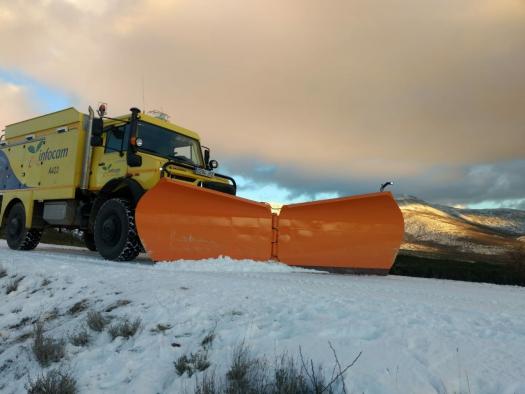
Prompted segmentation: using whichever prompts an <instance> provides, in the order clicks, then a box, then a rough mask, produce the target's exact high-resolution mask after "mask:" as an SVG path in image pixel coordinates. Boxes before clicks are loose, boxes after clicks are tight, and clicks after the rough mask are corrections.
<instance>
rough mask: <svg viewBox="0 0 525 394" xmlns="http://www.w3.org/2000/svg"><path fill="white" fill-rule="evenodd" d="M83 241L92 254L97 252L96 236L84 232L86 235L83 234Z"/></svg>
mask: <svg viewBox="0 0 525 394" xmlns="http://www.w3.org/2000/svg"><path fill="white" fill-rule="evenodd" d="M82 240H83V241H84V245H86V248H88V249H89V250H91V251H92V252H96V251H97V245H95V236H94V235H93V233H91V232H88V231H84V234H82Z"/></svg>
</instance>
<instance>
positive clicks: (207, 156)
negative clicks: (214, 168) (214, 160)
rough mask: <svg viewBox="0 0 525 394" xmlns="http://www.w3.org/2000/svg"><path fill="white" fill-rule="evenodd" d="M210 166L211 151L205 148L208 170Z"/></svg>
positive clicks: (205, 163)
mask: <svg viewBox="0 0 525 394" xmlns="http://www.w3.org/2000/svg"><path fill="white" fill-rule="evenodd" d="M209 164H210V150H209V149H208V148H204V165H205V166H206V168H208V167H209Z"/></svg>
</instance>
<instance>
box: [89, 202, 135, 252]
mask: <svg viewBox="0 0 525 394" xmlns="http://www.w3.org/2000/svg"><path fill="white" fill-rule="evenodd" d="M94 238H95V246H96V248H97V250H98V252H99V253H100V255H101V256H102V257H104V258H105V259H106V260H115V261H130V260H133V259H134V258H135V257H137V256H138V254H139V252H140V241H139V237H138V235H137V230H136V228H135V216H134V214H133V211H132V210H131V208H130V204H129V202H128V201H126V200H124V199H120V198H113V199H111V200H108V201H106V202H105V203H104V204H103V205H102V206H101V207H100V209H99V211H98V213H97V217H96V219H95V227H94Z"/></svg>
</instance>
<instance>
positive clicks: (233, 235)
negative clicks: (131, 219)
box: [135, 178, 272, 261]
mask: <svg viewBox="0 0 525 394" xmlns="http://www.w3.org/2000/svg"><path fill="white" fill-rule="evenodd" d="M135 220H136V223H137V230H138V233H139V237H140V239H141V241H142V244H143V245H144V248H145V249H146V251H147V252H148V254H149V255H150V257H151V258H152V259H153V260H155V261H163V260H178V259H189V260H198V259H206V258H214V257H219V256H229V257H231V258H234V259H253V260H263V261H264V260H269V259H270V258H271V252H272V244H271V243H272V213H271V208H270V206H269V205H267V204H261V203H256V202H253V201H250V200H246V199H244V198H238V197H233V196H230V195H228V194H224V193H220V192H216V191H213V190H209V189H203V188H200V187H196V186H193V185H188V184H185V183H182V182H177V181H172V180H170V179H167V178H162V179H161V180H160V181H159V183H158V184H157V185H156V186H155V187H154V188H152V189H151V190H149V191H148V192H147V193H146V194H145V195H144V196H142V198H141V199H140V201H139V204H138V205H137V208H136V211H135Z"/></svg>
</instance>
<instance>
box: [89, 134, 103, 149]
mask: <svg viewBox="0 0 525 394" xmlns="http://www.w3.org/2000/svg"><path fill="white" fill-rule="evenodd" d="M103 144H104V141H103V140H102V137H101V136H100V135H92V136H91V146H102V145H103Z"/></svg>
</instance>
